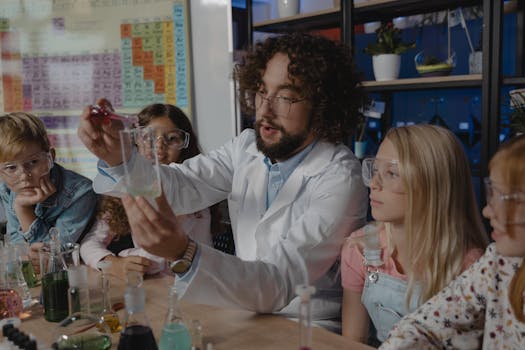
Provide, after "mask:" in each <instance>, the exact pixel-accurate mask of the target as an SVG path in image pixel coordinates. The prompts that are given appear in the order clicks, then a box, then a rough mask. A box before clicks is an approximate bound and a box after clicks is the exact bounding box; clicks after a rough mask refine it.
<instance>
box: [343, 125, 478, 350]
mask: <svg viewBox="0 0 525 350" xmlns="http://www.w3.org/2000/svg"><path fill="white" fill-rule="evenodd" d="M363 180H364V181H365V184H367V185H368V186H369V187H370V206H371V209H372V216H373V217H374V219H375V220H376V221H377V225H376V226H377V231H378V232H377V233H375V234H376V235H377V241H378V243H379V245H378V246H377V247H372V249H370V248H371V247H366V244H365V243H366V241H365V240H363V238H367V241H369V240H370V239H369V238H370V233H369V232H366V234H365V232H364V230H363V229H361V230H358V231H356V232H354V233H352V235H351V236H350V239H349V240H348V241H347V243H346V244H345V245H344V247H343V250H342V257H341V260H342V282H343V287H344V298H343V335H344V336H347V337H349V338H352V339H354V340H358V341H361V342H367V341H368V342H369V343H370V344H373V345H374V344H375V345H377V344H378V343H380V342H382V341H384V340H385V339H386V337H387V334H388V332H389V331H390V329H391V328H392V326H393V325H394V324H395V323H396V322H398V321H399V319H401V317H402V316H404V315H405V314H407V313H408V312H409V311H412V310H414V309H415V308H416V307H417V306H418V305H420V304H421V303H423V302H425V301H426V300H428V299H429V298H430V297H432V296H433V295H434V294H436V293H437V292H438V291H440V290H441V289H442V288H443V287H444V286H446V285H447V284H448V283H449V282H450V281H452V279H453V278H454V277H456V276H457V275H459V274H460V273H461V272H462V271H463V270H465V269H466V268H467V267H468V266H469V265H470V264H472V263H473V262H474V261H475V260H476V259H477V258H478V257H479V256H480V255H481V254H482V252H483V249H484V248H485V247H486V245H487V239H486V237H485V232H484V229H483V225H482V222H481V217H480V215H479V211H478V208H477V205H476V200H475V195H474V191H473V186H472V181H471V176H470V170H469V164H468V161H467V157H466V155H465V153H464V151H463V148H462V146H461V144H460V143H459V142H458V140H457V139H456V137H455V136H454V135H453V134H452V133H451V132H450V131H448V130H446V129H444V128H441V127H437V126H432V125H413V126H407V127H399V128H394V129H391V130H389V132H388V133H387V135H386V137H385V140H384V141H383V142H382V143H381V145H380V147H379V150H378V153H377V155H376V157H375V158H368V159H365V160H364V161H363ZM372 234H373V233H372ZM356 242H357V243H356ZM359 242H360V243H359ZM374 252H375V253H374ZM370 320H371V321H372V324H373V326H374V328H373V329H375V332H372V336H371V337H370V339H369V332H370V329H371V328H370V327H369V326H370V324H371V323H370Z"/></svg>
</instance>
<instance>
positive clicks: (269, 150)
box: [255, 120, 309, 161]
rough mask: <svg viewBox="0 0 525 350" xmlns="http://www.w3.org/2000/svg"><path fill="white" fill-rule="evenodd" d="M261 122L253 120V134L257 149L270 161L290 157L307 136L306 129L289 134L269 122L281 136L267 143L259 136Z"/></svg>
mask: <svg viewBox="0 0 525 350" xmlns="http://www.w3.org/2000/svg"><path fill="white" fill-rule="evenodd" d="M261 122H262V120H258V121H256V122H255V136H256V144H257V149H258V150H259V151H261V152H262V153H263V154H264V155H265V156H267V157H268V158H270V159H271V160H272V161H273V160H276V159H283V160H285V159H288V158H290V157H291V156H292V155H293V154H294V153H295V151H296V150H297V149H298V148H299V147H300V146H301V145H302V144H303V143H304V141H305V140H306V139H307V138H308V135H309V134H308V131H304V132H302V133H299V134H295V135H291V134H289V133H288V132H286V131H285V130H284V129H283V128H282V127H278V126H275V125H274V124H271V125H272V127H273V128H275V129H277V130H279V131H280V132H281V135H282V136H281V139H280V140H279V141H278V142H277V143H275V144H271V145H267V144H265V143H264V140H263V139H262V136H261V132H260V129H261Z"/></svg>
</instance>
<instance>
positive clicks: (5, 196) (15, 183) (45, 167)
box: [0, 112, 96, 244]
mask: <svg viewBox="0 0 525 350" xmlns="http://www.w3.org/2000/svg"><path fill="white" fill-rule="evenodd" d="M54 159H55V150H54V149H53V148H52V147H51V146H50V143H49V139H48V137H47V132H46V129H45V126H44V123H43V122H42V121H41V120H40V119H39V118H37V117H36V116H34V115H31V114H29V113H24V112H14V113H9V114H5V115H0V199H1V202H2V205H3V207H4V210H5V216H6V218H7V228H6V237H7V239H9V240H10V242H15V243H16V242H22V241H26V242H29V243H31V244H32V243H35V242H45V241H47V240H49V229H50V228H51V227H56V228H57V229H58V231H59V234H60V239H61V241H62V242H64V243H65V242H76V241H77V240H78V239H79V238H80V236H81V234H82V233H83V232H84V230H85V229H86V227H87V226H88V224H89V223H90V221H91V217H92V216H93V213H94V211H95V208H96V195H95V193H94V192H93V190H92V187H91V180H89V179H88V178H86V177H84V176H82V175H79V174H77V173H75V172H73V171H71V170H67V169H65V168H63V167H62V166H60V165H58V164H56V163H55V162H54Z"/></svg>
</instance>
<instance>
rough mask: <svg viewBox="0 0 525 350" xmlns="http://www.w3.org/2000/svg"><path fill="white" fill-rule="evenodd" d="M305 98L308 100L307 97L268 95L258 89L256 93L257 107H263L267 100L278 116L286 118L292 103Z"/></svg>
mask: <svg viewBox="0 0 525 350" xmlns="http://www.w3.org/2000/svg"><path fill="white" fill-rule="evenodd" d="M304 100H306V98H292V97H286V96H279V95H277V96H271V97H266V96H264V94H263V93H262V92H260V91H257V93H256V94H255V108H257V109H259V108H261V107H262V105H263V103H264V101H266V102H268V105H269V106H270V109H271V110H272V112H273V113H274V114H275V115H276V116H278V117H284V118H286V117H287V116H288V113H290V108H291V107H292V105H293V104H294V103H299V102H302V101H304Z"/></svg>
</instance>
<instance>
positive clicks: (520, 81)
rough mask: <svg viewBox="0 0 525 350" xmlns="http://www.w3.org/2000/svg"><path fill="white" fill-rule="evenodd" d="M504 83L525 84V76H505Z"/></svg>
mask: <svg viewBox="0 0 525 350" xmlns="http://www.w3.org/2000/svg"><path fill="white" fill-rule="evenodd" d="M503 85H525V77H509V78H503Z"/></svg>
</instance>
